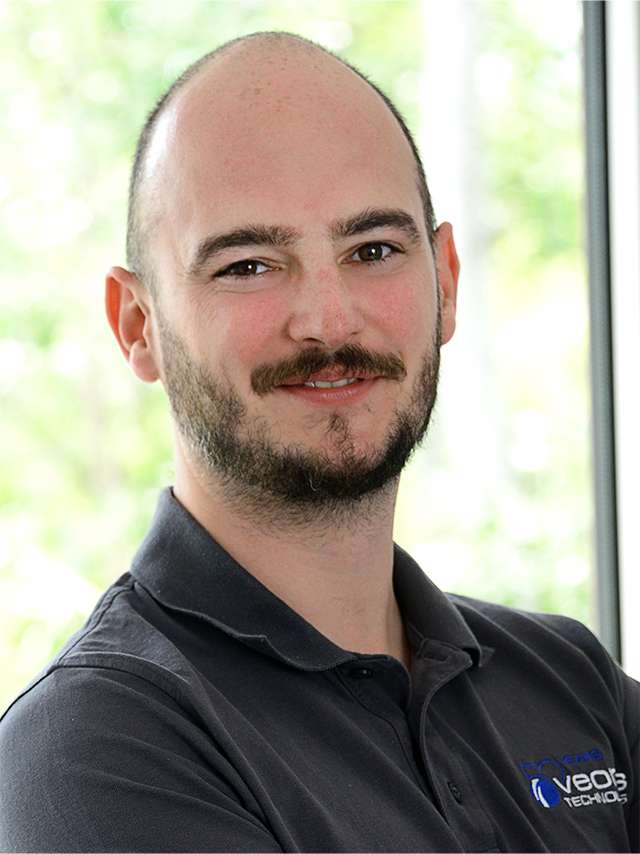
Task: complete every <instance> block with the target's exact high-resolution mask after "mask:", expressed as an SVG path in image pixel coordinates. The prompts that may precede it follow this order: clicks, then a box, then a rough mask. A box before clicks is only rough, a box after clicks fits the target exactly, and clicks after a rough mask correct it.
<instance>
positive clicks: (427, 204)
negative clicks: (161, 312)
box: [126, 31, 437, 298]
mask: <svg viewBox="0 0 640 854" xmlns="http://www.w3.org/2000/svg"><path fill="white" fill-rule="evenodd" d="M254 38H262V39H266V40H274V41H275V40H281V39H293V40H295V41H297V42H299V43H300V45H301V46H306V47H308V48H315V49H317V50H320V51H322V52H323V53H325V54H327V55H328V56H332V57H333V58H334V59H336V60H337V61H338V62H340V63H341V64H342V65H344V66H345V67H346V68H349V69H351V71H353V72H354V73H355V74H357V75H358V77H360V79H361V80H364V82H365V83H366V84H367V85H368V86H370V87H371V88H372V89H373V90H374V91H375V92H377V93H378V95H379V96H380V97H381V98H382V100H383V101H384V103H385V104H386V106H387V107H388V108H389V110H390V111H391V113H392V114H393V116H394V118H395V119H396V121H397V122H398V125H399V126H400V129H401V131H402V133H403V134H404V137H405V139H406V140H407V142H408V143H409V146H410V148H411V151H412V153H413V158H414V161H415V165H416V170H417V179H418V190H419V193H420V198H421V201H422V208H423V212H424V220H425V225H426V229H427V235H428V238H429V243H430V245H431V248H432V249H433V235H434V233H435V231H436V228H437V224H436V218H435V213H434V210H433V204H432V202H431V195H430V193H429V188H428V186H427V179H426V176H425V171H424V166H423V165H422V160H421V159H420V154H419V153H418V148H417V146H416V143H415V141H414V139H413V136H412V134H411V131H410V130H409V128H408V127H407V125H406V123H405V121H404V119H403V118H402V115H401V113H400V111H399V110H398V108H397V107H396V106H395V104H394V103H393V102H392V101H391V99H390V98H389V97H388V96H387V95H385V93H384V92H383V91H382V90H381V89H380V88H379V87H378V86H376V84H375V83H373V82H372V81H371V80H369V78H368V77H367V76H366V75H365V74H363V72H362V71H360V70H359V69H357V68H355V66H353V65H351V64H350V63H349V62H347V61H346V60H345V59H342V57H340V56H337V55H336V54H335V53H333V52H332V51H330V50H328V49H327V48H325V47H322V45H319V44H316V42H313V41H311V39H307V38H304V37H303V36H299V35H296V34H295V33H288V32H285V31H264V32H256V33H250V34H248V35H245V36H239V37H238V38H235V39H231V40H230V41H227V42H225V43H224V44H222V45H219V46H218V47H217V48H215V49H214V50H212V51H210V52H209V53H206V54H205V55H204V56H202V57H201V58H200V59H198V60H196V61H195V62H194V63H192V64H191V65H190V66H189V67H188V68H187V69H186V70H185V71H183V72H182V74H181V75H180V76H179V77H178V78H177V79H176V80H175V81H174V82H173V83H172V84H171V86H170V87H169V88H168V89H167V90H166V91H165V92H164V94H163V95H161V96H160V98H159V99H158V101H157V102H156V105H155V106H154V107H153V109H152V110H151V112H150V113H149V114H148V116H147V119H146V121H145V123H144V125H143V127H142V130H141V132H140V135H139V137H138V141H137V144H136V150H135V155H134V158H133V166H132V169H131V177H130V181H129V200H128V213H127V245H126V256H127V266H128V267H129V269H130V270H131V271H132V272H133V273H135V274H136V275H137V276H138V278H139V279H140V281H141V282H142V283H143V285H145V287H146V288H147V290H148V291H149V293H150V295H151V296H152V298H155V297H156V296H157V283H156V277H155V270H154V267H153V264H152V263H151V260H150V258H149V252H148V247H147V243H148V231H149V222H150V215H149V212H148V211H147V212H145V210H144V206H145V202H144V199H143V196H144V193H143V191H142V183H143V175H144V170H145V161H146V158H147V153H148V150H149V146H150V144H151V140H152V137H153V133H154V130H155V127H156V124H157V123H158V120H159V118H160V116H161V115H162V113H163V112H164V110H165V108H166V107H167V106H168V105H169V104H170V102H171V101H172V100H173V98H174V96H175V95H176V94H177V93H178V92H179V91H180V90H181V89H182V88H183V87H184V86H185V84H186V83H188V81H189V80H191V79H192V78H193V77H194V76H195V75H196V74H197V73H198V71H200V69H201V68H202V67H203V66H204V65H207V64H208V63H209V62H210V61H211V60H212V59H213V58H214V57H216V56H218V55H220V54H221V53H223V52H224V51H226V50H228V49H229V48H230V47H232V46H233V45H236V44H239V43H241V42H244V41H248V40H249V39H254Z"/></svg>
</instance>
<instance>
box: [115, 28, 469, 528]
mask: <svg viewBox="0 0 640 854" xmlns="http://www.w3.org/2000/svg"><path fill="white" fill-rule="evenodd" d="M178 83H179V85H177V86H174V88H173V89H172V90H170V92H169V94H168V96H167V97H166V98H165V99H164V100H163V101H162V102H161V108H160V109H159V111H157V112H156V113H155V116H154V117H153V118H152V120H151V122H150V123H149V124H148V126H147V130H146V131H145V133H146V138H144V139H143V142H141V144H140V145H139V147H138V156H137V161H136V171H137V174H136V172H135V171H134V178H133V181H132V212H131V216H130V233H129V237H130V245H129V249H130V252H131V266H133V267H134V270H133V271H132V272H128V271H124V270H122V269H121V268H114V269H113V270H112V271H111V274H110V276H109V277H108V280H107V311H108V315H109V320H110V322H111V325H112V327H113V329H114V331H115V332H116V335H117V337H118V340H119V342H120V345H121V347H122V349H123V352H124V353H125V355H126V356H127V358H128V360H129V362H130V363H131V365H132V367H133V369H134V371H135V372H136V373H137V374H138V376H140V377H141V378H142V379H144V380H148V381H153V380H155V379H157V378H160V379H162V382H163V384H164V386H165V388H166V390H167V393H168V396H169V399H170V401H171V406H172V410H173V416H174V421H175V424H176V427H177V436H178V450H179V452H182V453H183V454H184V456H185V457H186V458H187V459H188V460H189V467H190V468H194V469H196V470H197V472H198V477H199V478H200V479H202V480H205V481H210V483H211V484H212V488H223V489H224V491H225V495H226V496H227V498H228V499H229V500H230V501H231V500H233V501H235V503H236V504H237V505H238V506H241V507H243V508H244V509H245V510H246V509H247V508H248V507H251V509H252V512H253V513H254V515H259V514H260V513H262V514H263V515H264V516H265V518H267V517H269V516H273V512H275V510H276V509H277V511H278V515H279V518H284V514H285V513H288V514H289V516H290V517H291V518H292V519H296V520H297V521H299V522H302V521H303V520H304V519H311V518H312V517H311V515H310V514H311V513H313V514H314V516H313V518H316V519H317V517H318V514H322V513H323V512H324V513H325V514H326V518H327V520H330V519H337V518H338V516H340V518H344V517H345V514H348V513H349V512H350V508H352V507H353V505H354V504H355V503H358V502H359V501H360V499H362V498H363V497H364V496H367V495H375V494H376V493H379V492H380V491H381V490H384V489H387V488H392V487H393V486H394V485H395V484H397V477H398V475H399V473H400V471H401V469H402V467H403V466H404V464H405V463H406V461H407V459H408V457H409V455H410V453H411V451H412V450H413V448H414V447H415V446H416V445H417V443H418V442H419V441H420V439H421V438H422V436H423V435H424V433H425V432H426V429H427V425H428V422H429V417H430V415H431V410H432V408H433V405H434V402H435V397H436V389H437V378H438V365H439V349H440V346H441V344H442V343H444V342H445V341H447V340H448V339H449V338H450V337H451V335H452V334H453V329H454V321H455V296H456V281H457V272H458V269H457V259H456V257H455V248H454V246H453V241H452V238H451V232H450V228H449V226H448V225H447V224H446V223H445V224H444V225H443V226H441V227H440V228H439V229H438V230H437V231H434V223H433V221H432V216H433V215H432V212H431V207H430V201H429V198H428V192H427V190H426V185H425V184H424V177H423V173H422V171H421V167H420V165H419V161H418V159H417V152H416V151H415V147H414V146H413V145H412V143H411V141H410V137H409V135H408V131H407V130H406V128H405V127H404V126H403V125H401V124H400V123H399V121H398V116H397V113H395V112H393V111H392V110H390V108H389V106H388V102H387V101H385V100H384V99H383V98H382V97H381V95H380V93H379V92H378V90H376V89H375V88H373V87H372V86H371V85H370V84H369V83H368V82H366V80H365V79H364V78H363V77H362V75H359V74H357V73H356V72H354V70H353V69H351V68H350V67H349V66H347V65H346V64H345V63H343V62H341V61H340V60H338V59H337V58H335V57H334V56H332V55H331V54H329V53H328V52H327V51H324V50H322V49H320V48H318V47H317V46H314V45H312V44H310V43H308V42H306V41H304V40H301V39H298V38H297V37H292V36H289V35H286V34H262V35H254V36H252V37H249V38H246V39H242V40H239V41H236V42H234V43H230V44H229V45H226V46H225V47H224V48H223V49H222V50H219V51H218V52H216V53H215V54H214V55H213V56H210V57H209V58H207V59H206V61H204V62H201V63H200V64H198V65H197V67H196V69H195V70H194V71H193V72H188V73H187V75H186V76H183V78H181V81H178ZM432 249H433V250H435V257H434V252H433V251H432ZM136 253H137V254H136ZM136 258H137V259H138V260H136ZM145 259H146V260H145ZM434 261H435V263H434ZM136 266H138V267H140V266H141V267H142V268H141V269H138V270H136ZM149 271H152V281H153V287H154V293H153V294H152V295H151V296H150V295H149V292H148V291H147V290H146V289H145V287H144V284H143V283H142V282H141V281H140V278H139V276H137V275H136V273H139V274H140V276H145V275H148V273H149ZM337 377H339V378H347V377H356V378H358V383H357V384H354V386H353V387H350V388H349V389H344V390H343V391H341V392H337V391H330V392H329V391H327V392H322V391H320V390H319V389H315V390H314V389H305V388H304V387H303V383H304V382H305V381H308V380H310V379H316V380H327V381H328V380H335V379H336V378H337ZM362 377H366V378H369V379H368V380H367V382H362V381H361V380H360V378H362ZM292 383H294V384H295V385H296V387H295V388H294V386H293V385H291V384H292ZM339 394H341V395H344V396H345V397H343V398H338V397H337V396H336V395H339ZM323 395H325V396H324V397H323ZM347 395H352V396H350V397H348V398H347V397H346V396H347Z"/></svg>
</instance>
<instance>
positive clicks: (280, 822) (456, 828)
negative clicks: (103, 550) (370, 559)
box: [0, 488, 640, 852]
mask: <svg viewBox="0 0 640 854" xmlns="http://www.w3.org/2000/svg"><path fill="white" fill-rule="evenodd" d="M300 572H304V566H301V567H300ZM393 579H394V588H395V592H396V596H397V599H398V602H399V604H400V608H401V610H402V613H403V618H404V620H405V624H406V626H407V631H408V635H409V640H410V643H411V645H412V648H413V666H412V672H411V674H409V673H408V672H407V670H406V669H405V667H404V666H403V665H402V664H401V663H400V662H399V661H397V660H396V659H394V658H391V657H390V656H388V655H373V654H359V653H354V652H349V651H347V650H344V649H341V648H340V647H338V646H336V645H335V644H333V643H332V642H331V641H330V640H328V639H327V638H326V637H324V636H323V635H322V634H320V633H319V632H318V631H316V629H314V628H313V627H312V626H311V625H310V624H309V623H307V622H306V621H305V620H304V619H303V618H302V617H300V616H299V615H298V614H296V613H295V612H294V611H292V610H291V609H290V608H289V607H288V606H287V605H285V604H284V602H282V601H281V600H280V599H278V598H277V597H276V596H274V595H273V594H272V593H271V592H270V591H269V590H267V589H266V588H265V587H264V586H263V585H262V584H260V582H258V581H257V580H256V579H255V578H254V577H253V576H252V575H251V574H250V573H249V572H247V571H246V570H245V569H243V568H242V567H241V566H239V565H238V564H237V563H236V562H235V561H234V560H233V559H232V558H231V557H230V555H229V554H227V553H226V552H225V551H224V550H223V549H222V548H221V547H220V546H219V545H218V544H217V543H216V542H215V541H214V540H213V539H212V538H211V536H210V535H209V534H208V533H207V532H206V531H205V530H204V529H203V528H202V527H201V526H200V525H199V524H198V523H197V522H196V521H195V519H194V518H193V517H192V516H191V515H190V514H189V513H188V512H187V511H186V510H185V508H184V507H182V505H181V504H180V503H179V502H178V501H177V500H176V498H175V497H174V496H173V494H172V492H171V489H170V488H166V489H165V490H164V491H163V492H162V493H161V495H160V500H159V503H158V508H157V511H156V516H155V518H154V521H153V524H152V527H151V529H150V531H149V533H148V535H147V537H146V539H145V541H144V542H143V544H142V545H141V547H140V549H139V551H138V553H137V555H136V556H135V559H134V561H133V565H132V567H131V571H130V573H127V574H125V575H123V576H122V577H121V578H120V579H119V580H118V581H117V582H115V584H113V586H112V587H111V588H110V589H109V590H107V592H106V593H105V594H104V596H103V597H102V598H101V600H100V601H99V603H98V605H97V606H96V608H95V610H94V612H93V614H92V615H91V616H90V618H89V619H88V621H87V623H86V624H85V626H84V627H83V628H82V629H81V630H80V631H79V632H78V633H77V634H75V635H74V636H73V638H71V640H70V641H69V642H68V643H67V645H66V646H65V648H64V649H63V650H62V652H61V653H60V654H59V655H58V656H57V657H56V658H55V660H54V661H53V662H52V663H51V664H50V665H49V666H48V667H47V668H46V669H45V670H44V671H43V672H42V673H41V674H40V675H39V676H38V677H37V679H35V680H34V682H33V683H32V684H31V685H30V686H29V687H28V688H27V689H26V691H25V692H24V693H23V694H22V695H21V696H20V697H19V698H18V699H17V700H16V701H15V702H14V703H13V705H12V706H11V707H10V708H9V710H8V711H7V712H6V713H5V715H4V718H3V720H2V723H0V781H1V782H0V848H1V849H2V850H4V851H475V852H481V851H630V850H631V851H638V844H639V842H638V840H639V823H640V818H639V816H640V812H639V810H640V808H639V801H638V786H639V782H640V781H639V745H638V739H639V731H640V685H639V684H638V683H637V682H635V681H633V680H632V679H630V678H629V677H627V676H625V675H624V674H623V673H622V671H621V670H620V669H619V668H618V667H617V665H616V664H615V663H614V662H613V661H612V660H611V658H610V657H609V656H608V655H607V653H606V652H605V651H604V649H603V648H602V646H601V645H600V644H599V643H598V641H597V640H596V639H595V638H594V637H593V635H592V634H591V633H590V632H589V631H588V630H587V629H586V628H584V627H583V626H582V625H580V624H579V623H576V622H575V621H572V620H570V619H566V618H563V617H557V616H548V615H541V614H529V613H525V612H522V611H515V610H511V609H508V608H504V607H499V606H497V605H491V604H488V603H485V602H480V601H475V600H472V599H467V598H465V597H460V596H448V595H445V594H443V593H442V592H440V590H438V589H437V588H436V587H435V586H434V585H433V584H432V583H431V582H430V581H429V580H428V578H427V577H426V576H425V575H424V573H423V572H422V570H421V569H420V567H419V566H418V565H417V564H416V563H415V562H414V561H413V560H412V559H411V558H410V557H409V555H407V554H406V553H405V552H404V551H403V550H402V549H401V548H399V547H397V546H396V547H395V559H394V576H393Z"/></svg>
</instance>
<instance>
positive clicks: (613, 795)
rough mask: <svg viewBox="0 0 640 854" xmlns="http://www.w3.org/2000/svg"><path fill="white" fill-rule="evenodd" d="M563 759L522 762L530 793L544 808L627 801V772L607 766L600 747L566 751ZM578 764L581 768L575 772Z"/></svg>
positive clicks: (577, 806) (575, 807)
mask: <svg viewBox="0 0 640 854" xmlns="http://www.w3.org/2000/svg"><path fill="white" fill-rule="evenodd" d="M561 760H562V761H560V760H559V759H556V758H555V757H552V756H547V757H545V758H544V759H533V760H527V761H526V762H521V763H520V769H521V771H522V773H523V774H524V775H525V777H526V778H527V779H528V780H529V785H530V787H531V794H532V795H533V797H534V798H535V800H536V801H537V802H538V803H539V804H540V805H541V806H542V807H544V808H545V809H553V808H554V807H557V806H560V805H561V804H566V806H568V807H569V808H570V809H579V808H580V807H590V806H593V805H595V804H602V805H606V804H626V803H627V795H626V794H625V791H626V789H627V777H626V774H623V773H622V772H621V771H617V770H616V769H615V768H613V767H610V766H607V764H606V762H605V757H604V754H603V753H602V751H601V750H598V749H597V748H592V749H591V750H586V751H583V752H581V753H566V754H564V755H563V756H562V757H561ZM584 763H588V764H589V765H593V764H595V763H598V765H599V767H596V768H593V767H584ZM602 763H604V767H603V765H602ZM575 765H578V766H582V767H580V768H579V769H578V768H576V771H577V773H572V771H573V766H575ZM568 766H570V767H568Z"/></svg>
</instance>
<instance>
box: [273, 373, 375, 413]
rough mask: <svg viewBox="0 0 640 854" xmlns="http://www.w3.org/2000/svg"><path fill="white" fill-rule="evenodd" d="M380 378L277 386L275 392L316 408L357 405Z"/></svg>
mask: <svg viewBox="0 0 640 854" xmlns="http://www.w3.org/2000/svg"><path fill="white" fill-rule="evenodd" d="M381 379H382V377H374V378H372V379H354V378H351V379H342V380H336V381H335V382H321V381H318V380H316V381H315V382H308V383H304V384H300V385H284V386H278V388H277V389H276V391H278V392H281V393H283V394H286V395H288V396H289V397H292V398H297V399H298V400H300V401H303V402H306V403H310V404H312V405H316V406H327V405H328V404H330V405H332V406H336V405H344V404H351V403H358V402H359V401H361V400H363V399H364V398H365V397H366V396H367V395H368V394H370V393H371V391H372V389H373V388H374V386H375V385H376V384H377V383H379V382H380V381H381Z"/></svg>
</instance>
